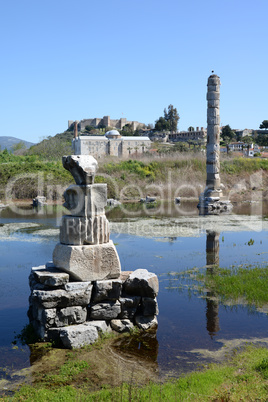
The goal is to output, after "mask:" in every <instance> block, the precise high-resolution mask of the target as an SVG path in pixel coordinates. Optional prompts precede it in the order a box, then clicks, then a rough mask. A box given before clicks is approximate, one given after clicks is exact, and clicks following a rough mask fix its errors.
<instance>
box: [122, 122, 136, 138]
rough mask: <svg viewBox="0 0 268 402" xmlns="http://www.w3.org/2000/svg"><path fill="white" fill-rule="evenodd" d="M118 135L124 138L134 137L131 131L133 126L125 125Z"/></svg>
mask: <svg viewBox="0 0 268 402" xmlns="http://www.w3.org/2000/svg"><path fill="white" fill-rule="evenodd" d="M120 133H121V134H122V135H124V136H132V135H134V134H135V133H134V130H133V125H132V124H126V125H125V126H124V127H123V128H122V130H121V131H120Z"/></svg>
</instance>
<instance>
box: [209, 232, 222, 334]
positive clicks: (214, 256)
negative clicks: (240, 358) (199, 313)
mask: <svg viewBox="0 0 268 402" xmlns="http://www.w3.org/2000/svg"><path fill="white" fill-rule="evenodd" d="M219 237H220V233H219V232H214V231H210V230H207V244H206V256H207V275H215V274H216V272H215V271H216V269H217V267H218V266H219V251H220V242H219ZM206 302H207V309H206V319H207V331H208V333H209V335H210V337H211V338H213V337H214V336H215V335H216V334H217V332H218V331H219V330H220V323H219V302H218V300H217V299H216V297H215V293H214V292H211V291H208V292H207V298H206Z"/></svg>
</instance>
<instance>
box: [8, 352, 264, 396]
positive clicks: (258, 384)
mask: <svg viewBox="0 0 268 402" xmlns="http://www.w3.org/2000/svg"><path fill="white" fill-rule="evenodd" d="M267 367H268V350H267V349H266V348H260V347H258V348H257V347H254V346H248V347H246V348H245V349H244V350H243V351H240V352H239V353H234V355H233V357H232V359H231V360H230V361H228V362H224V363H221V364H212V365H210V366H209V368H208V369H206V370H204V371H196V372H194V373H192V374H188V375H185V376H182V377H181V378H179V379H177V380H173V381H168V382H165V383H163V384H156V383H149V384H148V385H146V386H144V387H138V386H136V385H135V384H133V383H132V382H131V381H130V383H124V384H122V385H121V386H119V387H116V388H110V387H109V388H106V387H105V388H104V389H102V390H100V391H97V392H89V390H88V388H87V384H86V382H85V383H84V384H83V385H80V387H75V384H72V385H64V384H63V383H62V382H61V381H59V382H58V386H56V385H55V382H54V381H55V378H54V377H53V378H52V379H51V380H52V381H53V382H54V386H53V387H52V386H51V384H50V385H49V384H47V386H46V387H45V386H44V384H42V385H41V387H40V386H38V384H35V385H34V386H29V385H25V386H23V387H22V388H21V389H20V390H19V391H18V392H17V393H15V395H14V396H13V397H6V398H3V400H10V401H11V400H16V401H17V400H19V401H38V402H42V401H74V400H79V401H80V400H81V401H160V400H161V401H186V400H187V401H241V400H242V401H256V400H258V401H267V398H268V379H267ZM87 368H88V366H87V362H83V361H80V362H79V364H78V362H73V364H72V365H71V364H68V365H66V364H65V365H63V366H62V367H61V368H60V370H59V379H62V378H63V380H64V381H65V378H67V379H68V378H69V377H70V376H71V377H72V378H73V377H74V376H77V375H80V374H81V373H82V372H84V370H85V369H87Z"/></svg>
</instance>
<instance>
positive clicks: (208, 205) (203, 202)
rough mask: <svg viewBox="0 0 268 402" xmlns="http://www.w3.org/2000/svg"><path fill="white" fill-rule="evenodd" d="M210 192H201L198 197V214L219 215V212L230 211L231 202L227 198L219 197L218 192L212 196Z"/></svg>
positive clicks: (231, 207)
mask: <svg viewBox="0 0 268 402" xmlns="http://www.w3.org/2000/svg"><path fill="white" fill-rule="evenodd" d="M211 194H212V193H209V194H207V193H202V194H201V195H200V197H199V204H198V205H197V208H198V209H199V214H200V215H219V214H221V213H230V212H231V211H232V209H233V204H232V203H231V201H229V200H227V198H224V197H220V196H219V193H218V194H215V195H214V192H213V196H212V195H211Z"/></svg>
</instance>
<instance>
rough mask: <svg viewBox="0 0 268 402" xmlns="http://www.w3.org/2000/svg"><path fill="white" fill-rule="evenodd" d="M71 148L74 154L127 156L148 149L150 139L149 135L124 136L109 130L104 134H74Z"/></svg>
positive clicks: (98, 156)
mask: <svg viewBox="0 0 268 402" xmlns="http://www.w3.org/2000/svg"><path fill="white" fill-rule="evenodd" d="M73 148H74V153H75V155H92V156H94V157H95V158H100V157H102V156H105V155H111V156H118V157H128V156H130V155H133V154H134V155H137V154H142V153H144V152H146V151H148V150H149V149H150V148H151V141H150V139H149V137H134V136H133V137H124V136H121V135H120V133H119V132H118V131H117V130H111V131H108V132H107V133H106V134H105V135H97V136H85V135H81V136H75V138H74V139H73Z"/></svg>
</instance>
